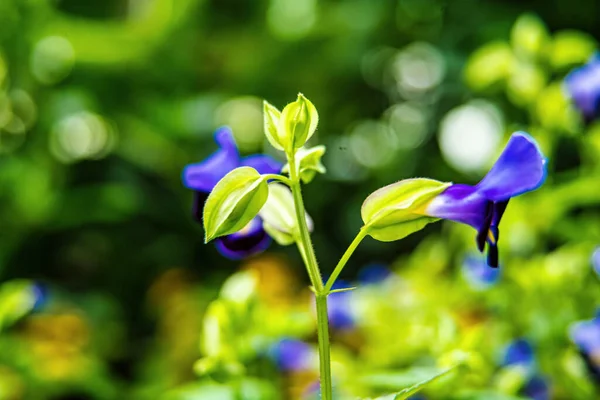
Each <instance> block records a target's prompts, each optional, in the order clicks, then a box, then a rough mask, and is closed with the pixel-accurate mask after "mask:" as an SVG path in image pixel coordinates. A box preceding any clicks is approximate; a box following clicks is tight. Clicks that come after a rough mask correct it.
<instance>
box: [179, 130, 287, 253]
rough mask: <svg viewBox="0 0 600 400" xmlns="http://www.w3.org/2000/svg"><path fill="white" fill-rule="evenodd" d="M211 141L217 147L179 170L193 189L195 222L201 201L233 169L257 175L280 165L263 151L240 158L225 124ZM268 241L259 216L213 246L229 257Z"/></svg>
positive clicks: (261, 248) (261, 247)
mask: <svg viewBox="0 0 600 400" xmlns="http://www.w3.org/2000/svg"><path fill="white" fill-rule="evenodd" d="M215 141H216V142H217V144H218V145H219V150H217V151H216V152H214V153H213V154H211V155H210V156H208V157H207V158H206V159H205V160H203V161H200V162H198V163H194V164H190V165H187V166H186V167H185V168H184V169H183V173H182V181H183V184H184V186H185V187H187V188H188V189H192V190H194V191H195V196H194V206H193V214H194V217H195V218H196V220H198V221H201V219H202V209H203V207H204V202H205V201H206V199H207V197H208V195H209V193H210V192H211V190H212V189H213V188H214V187H215V185H216V184H217V182H219V180H221V178H223V177H224V176H225V175H227V173H229V172H230V171H232V170H233V169H235V168H238V167H242V166H248V167H252V168H254V169H256V170H257V171H258V172H259V173H261V174H276V173H279V172H280V171H281V168H282V167H283V165H282V164H281V163H280V162H279V161H277V160H275V159H273V158H271V157H269V156H267V155H264V154H255V155H251V156H248V157H240V154H239V151H238V149H237V146H236V144H235V140H234V138H233V132H231V129H229V128H227V127H223V128H219V129H217V131H216V132H215ZM270 244H271V238H270V237H269V235H267V234H266V232H265V231H264V230H263V228H262V220H261V219H260V217H256V218H254V219H253V220H252V221H251V222H250V223H248V225H246V227H244V228H243V229H242V230H240V231H239V232H236V233H234V234H232V235H229V236H224V237H221V238H218V239H216V240H215V245H216V247H217V249H218V250H219V251H220V252H221V254H223V255H224V256H225V257H228V258H231V259H240V258H245V257H248V256H250V255H252V254H256V253H260V252H261V251H264V250H265V249H266V248H267V247H269V245H270Z"/></svg>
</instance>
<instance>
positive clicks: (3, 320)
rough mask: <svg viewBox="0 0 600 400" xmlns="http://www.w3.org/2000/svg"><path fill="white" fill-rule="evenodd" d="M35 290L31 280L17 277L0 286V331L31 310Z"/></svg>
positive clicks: (34, 298)
mask: <svg viewBox="0 0 600 400" xmlns="http://www.w3.org/2000/svg"><path fill="white" fill-rule="evenodd" d="M37 296H38V294H37V292H36V289H35V286H34V284H33V283H32V282H31V281H28V280H24V279H18V280H14V281H9V282H6V283H4V284H2V286H0V331H2V329H3V328H5V327H7V326H9V325H11V324H13V323H14V322H16V321H17V320H19V319H20V318H22V317H24V316H25V315H26V314H27V313H29V312H30V311H31V310H33V307H34V306H35V302H36V300H37Z"/></svg>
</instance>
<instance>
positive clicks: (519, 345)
mask: <svg viewBox="0 0 600 400" xmlns="http://www.w3.org/2000/svg"><path fill="white" fill-rule="evenodd" d="M502 365H503V366H505V367H508V366H520V367H522V368H523V369H524V370H525V371H527V372H533V370H534V369H535V354H534V352H533V347H532V346H531V343H529V341H527V340H525V339H517V340H515V341H513V342H511V343H509V344H508V346H506V348H505V350H504V357H503V358H502Z"/></svg>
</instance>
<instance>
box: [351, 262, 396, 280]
mask: <svg viewBox="0 0 600 400" xmlns="http://www.w3.org/2000/svg"><path fill="white" fill-rule="evenodd" d="M391 274H392V271H390V269H389V268H388V267H386V266H385V265H384V264H376V263H373V264H368V265H365V266H364V267H363V268H361V270H360V271H358V281H359V282H360V283H362V284H363V285H376V284H378V283H382V282H384V281H385V280H386V279H387V278H389V276H390V275H391Z"/></svg>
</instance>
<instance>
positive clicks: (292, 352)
mask: <svg viewBox="0 0 600 400" xmlns="http://www.w3.org/2000/svg"><path fill="white" fill-rule="evenodd" d="M311 353H312V349H311V347H310V346H309V345H308V344H306V343H304V342H302V341H300V340H296V339H291V338H284V339H281V340H280V341H279V342H277V343H276V344H275V345H274V346H273V347H271V349H270V351H269V355H270V356H271V359H273V361H275V363H276V364H277V366H278V367H279V368H280V369H281V370H282V371H285V372H298V371H302V370H307V369H309V368H310V366H311V365H310V361H311Z"/></svg>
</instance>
